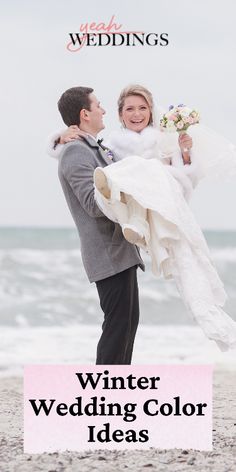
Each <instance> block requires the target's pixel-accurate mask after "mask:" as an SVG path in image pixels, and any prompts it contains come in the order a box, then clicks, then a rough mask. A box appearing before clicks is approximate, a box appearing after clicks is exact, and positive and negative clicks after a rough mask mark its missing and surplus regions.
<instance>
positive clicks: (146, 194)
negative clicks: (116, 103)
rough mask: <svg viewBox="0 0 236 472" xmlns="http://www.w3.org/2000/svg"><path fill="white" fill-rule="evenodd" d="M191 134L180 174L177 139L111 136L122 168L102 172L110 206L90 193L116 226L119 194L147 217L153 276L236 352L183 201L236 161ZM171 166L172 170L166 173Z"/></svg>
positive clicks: (233, 326) (220, 295) (226, 147)
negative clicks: (187, 161) (170, 284)
mask: <svg viewBox="0 0 236 472" xmlns="http://www.w3.org/2000/svg"><path fill="white" fill-rule="evenodd" d="M189 134H192V135H193V149H192V151H191V160H192V164H191V165H185V166H184V165H183V161H182V157H181V155H180V151H179V150H178V146H177V139H178V138H177V137H176V135H177V133H176V135H175V136H173V135H172V136H169V137H166V136H164V138H163V134H162V133H160V132H159V131H158V130H157V129H155V128H152V127H148V128H146V129H144V130H143V131H142V132H141V133H136V132H133V131H130V130H127V129H122V130H120V131H118V132H115V133H113V134H112V135H111V136H110V139H109V140H108V141H107V142H106V145H107V146H108V147H109V148H110V149H111V150H112V151H114V152H116V154H117V155H118V156H119V157H120V158H121V160H120V161H119V162H116V163H113V164H112V165H109V166H107V167H105V168H103V169H102V171H103V172H104V174H105V176H106V178H107V182H108V185H109V188H110V190H111V198H110V199H109V200H108V199H106V198H105V197H104V196H103V195H102V194H101V193H100V192H99V191H98V189H96V187H95V198H96V199H97V203H98V205H99V206H100V208H101V209H102V211H103V212H104V214H105V215H106V216H107V217H108V218H110V219H111V220H113V221H118V222H119V223H120V224H124V223H127V222H128V221H129V214H128V209H127V208H128V205H126V204H125V203H122V202H121V192H123V193H124V194H125V195H126V196H127V198H128V201H129V204H130V202H131V203H132V200H133V202H134V204H135V205H134V207H135V206H136V205H137V204H138V205H140V206H141V207H142V208H143V209H146V224H148V227H149V235H148V238H147V241H146V243H147V250H148V252H149V254H150V256H151V260H152V270H153V272H154V274H156V275H157V276H159V275H161V274H162V275H163V276H164V277H165V278H171V277H172V278H174V280H175V283H176V285H177V288H178V290H179V293H180V295H181V297H182V299H183V301H184V303H185V305H186V306H187V308H188V311H189V312H190V314H191V316H192V317H193V319H194V320H195V321H196V322H197V323H198V324H199V325H200V326H201V328H202V329H203V331H204V332H205V334H206V336H207V337H208V338H209V339H211V340H214V341H215V342H216V343H217V345H218V346H219V348H220V349H221V350H222V351H226V350H228V349H230V348H236V322H235V321H233V320H232V319H231V318H230V316H228V315H227V314H226V313H225V312H224V311H223V309H222V307H223V305H224V303H225V300H226V293H225V291H224V287H223V284H222V282H221V280H220V278H219V276H218V274H217V271H216V269H215V267H214V264H213V262H212V261H211V256H210V253H209V249H208V246H207V244H206V241H205V238H204V236H203V234H202V231H201V229H200V227H199V226H198V224H197V222H196V221H195V218H194V216H193V214H192V212H191V210H190V208H189V206H188V204H187V202H186V199H185V197H184V195H185V196H187V197H189V195H190V193H191V190H192V188H194V186H195V185H196V184H197V182H198V181H199V180H200V179H201V178H202V177H203V176H205V175H207V174H208V173H209V172H211V170H212V173H215V171H216V169H219V168H220V166H221V165H222V163H223V164H224V166H225V168H228V166H227V162H228V163H230V164H229V165H230V166H231V173H232V171H235V169H236V153H235V148H234V147H233V146H232V145H231V144H230V143H228V141H227V140H225V139H224V138H221V137H219V136H218V135H215V134H214V133H213V132H211V131H210V130H208V129H207V128H203V127H200V128H199V127H198V126H196V127H192V133H189ZM216 137H218V142H217V139H216ZM204 153H205V154H204ZM202 154H204V155H202ZM170 159H171V161H172V165H171V166H170V165H164V163H165V161H167V162H168V161H169V160H170ZM226 160H227V162H226ZM131 207H132V204H131ZM137 218H138V216H137ZM137 221H138V220H137Z"/></svg>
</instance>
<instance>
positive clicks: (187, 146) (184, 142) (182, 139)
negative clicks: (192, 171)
mask: <svg viewBox="0 0 236 472" xmlns="http://www.w3.org/2000/svg"><path fill="white" fill-rule="evenodd" d="M192 146H193V140H192V138H191V136H189V134H187V133H185V134H181V135H180V136H179V147H180V149H181V153H182V158H183V162H184V164H191V157H190V150H191V148H192Z"/></svg>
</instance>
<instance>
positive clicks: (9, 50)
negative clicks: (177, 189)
mask: <svg viewBox="0 0 236 472" xmlns="http://www.w3.org/2000/svg"><path fill="white" fill-rule="evenodd" d="M0 4H1V20H0V21H1V32H0V35H1V46H0V47H1V89H0V106H1V130H2V134H1V136H2V137H1V150H2V152H1V173H0V208H1V210H0V225H1V226H4V225H15V226H26V225H30V226H35V225H37V226H73V221H72V218H71V216H70V214H69V211H68V209H67V206H66V203H65V200H64V196H63V194H62V190H61V188H60V184H59V181H58V177H57V163H56V162H55V161H54V160H53V159H51V158H50V157H48V156H47V154H46V151H45V149H46V142H47V136H48V135H49V134H50V133H51V132H53V131H54V130H58V129H61V128H63V123H62V121H61V118H60V116H59V113H58V111H57V101H58V98H59V97H60V95H61V93H62V92H63V91H64V90H66V89H67V88H69V87H72V86H75V85H88V86H92V87H93V88H94V89H95V92H96V95H97V97H98V98H99V99H100V101H101V103H102V105H103V106H104V108H105V109H106V110H107V114H106V118H105V124H106V131H105V132H104V133H103V136H106V135H107V134H109V131H111V130H112V129H114V128H116V127H118V126H119V123H118V119H117V110H116V101H117V97H118V95H119V92H120V90H121V89H122V88H123V87H124V86H125V85H127V84H130V83H133V82H135V83H141V84H143V85H145V86H147V87H148V88H149V89H150V90H151V91H152V92H153V94H154V97H155V100H156V102H157V103H158V104H159V105H162V106H163V107H164V108H167V107H168V105H169V104H170V103H176V104H177V103H180V102H184V103H187V104H188V105H189V106H195V107H197V109H198V110H199V111H200V113H201V116H202V122H204V123H205V124H207V125H208V126H210V127H212V128H214V129H215V130H217V131H218V132H220V133H222V134H223V135H225V136H226V137H228V138H230V139H231V140H233V141H234V142H235V143H236V132H235V131H236V119H235V109H236V94H235V87H236V65H235V57H236V54H235V53H236V51H235V45H236V28H235V17H236V3H235V1H234V0H224V1H222V2H218V3H217V2H215V1H214V0H198V1H197V2H195V1H193V0H192V1H190V0H181V1H180V2H176V0H145V1H138V0H129V1H127V0H126V1H125V0H120V2H119V3H118V2H117V0H99V1H95V0H90V1H89V2H84V1H80V0H68V1H66V0H61V1H60V0H47V1H41V2H40V1H38V2H32V1H20V0H19V1H17V0H15V1H14V0H8V1H7V2H6V1H5V0H0ZM112 15H115V18H116V21H117V22H118V23H121V24H122V25H123V29H124V30H126V31H129V30H136V31H144V32H147V33H148V32H154V33H162V32H167V33H168V34H169V41H170V44H169V46H168V47H163V48H160V47H141V46H140V47H138V46H137V47H133V48H132V47H120V48H119V47H117V48H115V47H103V48H102V47H101V48H98V47H91V48H83V50H81V51H80V52H78V53H70V52H68V51H67V49H66V44H67V43H68V38H69V36H68V33H69V32H78V31H79V27H80V25H81V23H86V22H89V23H91V22H98V23H99V22H101V21H102V22H105V23H108V22H109V20H110V18H111V17H112ZM235 184H236V179H235V178H234V179H233V180H232V181H230V182H226V183H225V182H204V184H201V185H200V186H199V188H198V189H197V191H196V193H195V195H194V198H193V203H192V207H193V210H194V212H195V215H196V218H197V219H198V221H199V223H200V224H201V226H202V227H203V228H211V229H214V228H215V229H236V218H235V216H234V215H235V210H234V202H235V201H236V185H235Z"/></svg>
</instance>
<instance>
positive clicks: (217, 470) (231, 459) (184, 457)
mask: <svg viewBox="0 0 236 472" xmlns="http://www.w3.org/2000/svg"><path fill="white" fill-rule="evenodd" d="M213 395H214V398H213V451H211V452H199V451H194V450H181V449H171V450H160V449H155V448H150V449H149V450H148V451H140V450H137V451H132V452H131V451H128V450H127V451H99V450H98V451H96V452H89V451H85V452H84V453H75V452H66V453H53V454H41V455H37V454H36V455H29V454H24V453H23V409H22V399H23V379H21V378H1V381H0V399H1V403H0V404H1V410H0V444H1V447H0V470H1V471H4V472H16V471H17V472H27V471H32V472H37V471H44V472H74V471H83V472H89V471H100V470H101V471H104V472H106V471H107V472H113V471H116V472H118V471H123V470H124V469H125V470H127V471H135V472H139V471H145V470H151V471H158V472H159V471H160V472H163V471H165V472H168V471H172V472H173V471H177V472H178V471H184V472H185V471H190V470H192V471H193V470H194V471H202V472H203V471H204V472H205V471H214V472H230V471H235V470H236V373H235V372H226V371H216V372H215V373H214V386H213Z"/></svg>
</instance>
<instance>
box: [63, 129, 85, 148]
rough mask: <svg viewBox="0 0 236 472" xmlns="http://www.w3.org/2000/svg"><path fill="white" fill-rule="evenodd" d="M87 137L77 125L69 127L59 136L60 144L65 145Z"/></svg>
mask: <svg viewBox="0 0 236 472" xmlns="http://www.w3.org/2000/svg"><path fill="white" fill-rule="evenodd" d="M85 136H87V133H85V132H84V131H81V129H79V127H78V126H77V125H71V126H69V128H67V130H66V131H64V133H62V134H61V136H60V141H59V143H60V144H66V143H69V142H70V141H74V140H75V139H81V138H83V137H85Z"/></svg>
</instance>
